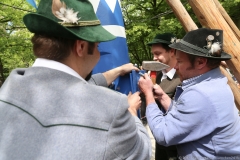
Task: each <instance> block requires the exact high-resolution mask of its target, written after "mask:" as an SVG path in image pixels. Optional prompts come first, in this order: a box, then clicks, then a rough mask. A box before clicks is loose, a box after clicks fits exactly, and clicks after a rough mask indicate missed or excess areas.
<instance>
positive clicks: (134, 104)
mask: <svg viewBox="0 0 240 160" xmlns="http://www.w3.org/2000/svg"><path fill="white" fill-rule="evenodd" d="M139 95H140V92H135V93H134V94H132V93H131V92H130V93H129V94H128V104H129V108H128V110H129V112H130V113H131V114H132V115H133V116H137V110H138V109H139V108H140V106H141V103H142V101H141V97H140V96H139Z"/></svg>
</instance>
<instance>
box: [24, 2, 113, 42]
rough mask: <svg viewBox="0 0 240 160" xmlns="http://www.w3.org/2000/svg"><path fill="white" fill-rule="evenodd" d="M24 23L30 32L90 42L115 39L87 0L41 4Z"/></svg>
mask: <svg viewBox="0 0 240 160" xmlns="http://www.w3.org/2000/svg"><path fill="white" fill-rule="evenodd" d="M23 21H24V23H25V25H26V27H27V28H28V30H29V31H30V32H33V33H38V34H46V35H50V36H55V37H62V38H67V39H82V40H85V41H89V42H104V41H110V40H113V39H115V38H116V37H115V36H114V35H112V34H111V33H109V32H108V31H107V30H105V29H104V28H103V27H102V26H101V25H100V21H99V20H98V19H97V17H96V14H95V12H94V10H93V6H92V4H91V3H90V2H89V1H88V0H41V1H40V3H39V6H38V9H37V12H36V13H29V14H27V15H25V16H24V17H23Z"/></svg>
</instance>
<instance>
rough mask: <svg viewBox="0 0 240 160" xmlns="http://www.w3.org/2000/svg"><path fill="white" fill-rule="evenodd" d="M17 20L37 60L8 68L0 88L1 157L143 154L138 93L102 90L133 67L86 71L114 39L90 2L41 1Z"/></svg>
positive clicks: (86, 159) (62, 159) (88, 158)
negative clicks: (28, 33) (30, 34)
mask: <svg viewBox="0 0 240 160" xmlns="http://www.w3.org/2000/svg"><path fill="white" fill-rule="evenodd" d="M23 21H24V23H25V25H26V27H27V28H28V29H29V30H30V31H31V32H33V33H34V36H33V38H32V43H33V51H34V55H35V56H36V57H37V59H36V61H35V62H34V64H33V66H32V67H30V68H25V69H15V70H13V71H12V72H11V74H10V75H9V77H8V79H7V80H6V81H5V83H4V84H3V86H2V88H1V90H0V137H1V138H0V159H1V160H15V159H18V160H33V159H38V160H72V159H79V160H96V159H105V160H113V159H131V160H135V159H136V160H147V159H149V158H150V151H151V143H150V140H149V137H148V135H147V133H146V130H145V128H144V127H143V125H142V124H141V121H140V120H139V119H138V117H137V109H138V108H139V107H140V104H141V100H140V97H139V92H137V93H135V94H133V95H129V96H128V97H127V96H126V95H124V94H121V93H118V92H115V91H112V90H110V89H108V88H107V87H101V86H107V85H108V84H109V82H110V81H112V80H113V79H114V78H116V76H117V75H118V74H123V73H125V72H128V71H130V69H134V68H131V67H129V65H131V64H127V65H126V66H124V67H120V68H116V69H114V70H112V71H109V72H106V73H104V74H97V75H93V76H91V71H92V69H93V68H94V66H95V65H96V63H97V62H98V60H99V58H100V54H99V52H98V49H97V45H98V43H99V42H103V41H109V40H112V39H114V38H115V37H114V36H113V35H112V34H110V33H109V32H107V31H106V30H105V29H104V28H103V27H102V26H101V25H100V22H99V20H98V19H97V18H96V15H95V14H94V11H93V7H92V5H91V3H90V2H89V1H87V0H78V1H73V0H62V1H60V0H41V2H40V4H39V7H38V10H37V12H36V13H30V14H27V15H25V16H24V18H23ZM127 68H129V69H127ZM129 106H130V107H129Z"/></svg>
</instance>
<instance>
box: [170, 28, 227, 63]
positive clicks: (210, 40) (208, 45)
mask: <svg viewBox="0 0 240 160" xmlns="http://www.w3.org/2000/svg"><path fill="white" fill-rule="evenodd" d="M222 46H223V31H222V30H219V29H207V28H200V29H197V30H193V31H190V32H188V33H187V34H186V35H185V36H184V37H183V39H181V40H180V41H179V42H177V43H173V44H170V45H169V47H171V48H174V49H176V50H180V51H183V52H185V53H188V54H192V55H196V56H200V57H206V58H213V59H219V60H229V59H231V55H229V54H227V53H225V52H224V51H223V49H222Z"/></svg>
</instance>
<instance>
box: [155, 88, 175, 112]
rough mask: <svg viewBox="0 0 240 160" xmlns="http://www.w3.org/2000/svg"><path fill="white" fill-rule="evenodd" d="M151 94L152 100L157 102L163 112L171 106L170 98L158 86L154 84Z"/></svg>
mask: <svg viewBox="0 0 240 160" xmlns="http://www.w3.org/2000/svg"><path fill="white" fill-rule="evenodd" d="M153 92H154V98H155V99H156V100H158V101H159V102H160V103H161V105H162V106H163V108H164V109H165V111H167V110H168V108H169V106H170V104H171V98H170V97H169V96H168V95H167V94H166V93H165V92H164V91H163V90H162V88H161V87H160V86H159V85H158V84H155V85H154V86H153Z"/></svg>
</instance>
